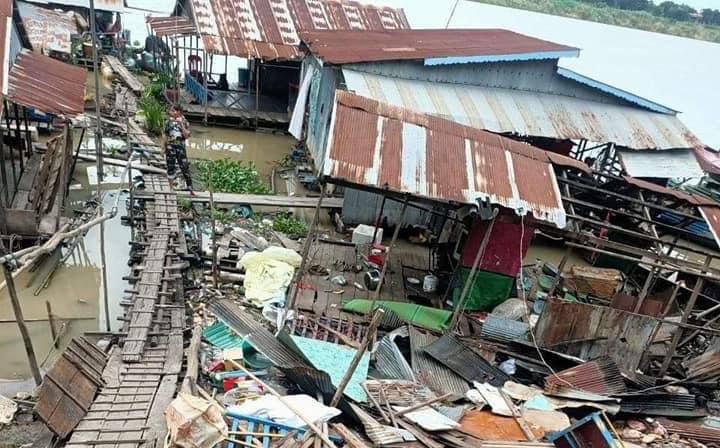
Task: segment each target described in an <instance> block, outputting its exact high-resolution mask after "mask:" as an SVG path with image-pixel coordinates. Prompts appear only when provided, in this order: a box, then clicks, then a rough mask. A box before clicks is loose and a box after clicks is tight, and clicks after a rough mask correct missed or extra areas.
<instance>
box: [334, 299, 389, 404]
mask: <svg viewBox="0 0 720 448" xmlns="http://www.w3.org/2000/svg"><path fill="white" fill-rule="evenodd" d="M384 313H385V311H383V310H376V311H375V314H374V315H373V318H372V321H370V326H369V327H368V330H367V333H365V338H363V341H362V344H361V345H360V348H359V349H358V350H357V351H356V352H355V356H353V359H352V361H350V365H349V366H348V368H347V370H346V371H345V375H343V377H342V380H340V384H338V387H337V389H336V390H335V395H333V397H332V400H331V401H330V406H331V407H335V406H337V404H338V403H339V402H340V398H341V397H342V395H343V392H345V388H346V387H347V385H348V383H349V382H350V379H351V378H352V376H353V374H354V373H355V369H357V366H358V364H360V360H361V359H362V357H363V355H364V354H365V352H366V351H367V349H368V346H369V345H370V341H372V340H373V338H374V337H375V332H376V331H377V327H378V325H380V318H382V315H383V314H384Z"/></svg>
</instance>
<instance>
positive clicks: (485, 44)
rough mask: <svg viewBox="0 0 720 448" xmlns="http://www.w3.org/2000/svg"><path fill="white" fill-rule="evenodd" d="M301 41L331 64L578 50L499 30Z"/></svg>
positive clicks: (346, 33)
mask: <svg viewBox="0 0 720 448" xmlns="http://www.w3.org/2000/svg"><path fill="white" fill-rule="evenodd" d="M300 37H301V39H302V41H303V42H304V43H305V44H307V45H308V47H309V48H310V51H311V52H312V53H313V55H315V56H317V57H319V58H320V59H322V60H323V61H324V62H326V63H329V64H348V63H356V62H379V61H391V60H410V59H424V60H428V59H438V60H447V61H450V62H452V61H456V62H460V59H467V62H490V61H492V62H497V61H498V60H513V59H514V58H523V59H546V58H547V59H557V58H558V57H560V56H562V55H566V56H577V55H578V52H579V51H580V50H578V49H577V48H573V47H568V46H565V45H560V44H556V43H554V42H548V41H546V40H541V39H536V38H534V37H530V36H525V35H523V34H519V33H515V32H513V31H509V30H500V29H452V30H443V29H426V30H387V31H362V32H359V31H353V30H330V31H304V32H301V33H300Z"/></svg>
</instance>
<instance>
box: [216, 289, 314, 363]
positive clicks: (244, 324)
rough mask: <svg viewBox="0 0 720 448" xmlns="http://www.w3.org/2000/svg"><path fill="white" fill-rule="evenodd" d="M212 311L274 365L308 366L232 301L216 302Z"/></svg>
mask: <svg viewBox="0 0 720 448" xmlns="http://www.w3.org/2000/svg"><path fill="white" fill-rule="evenodd" d="M210 311H212V313H213V314H215V316H216V317H217V318H218V319H219V320H220V321H222V322H223V323H225V325H227V326H228V327H230V328H231V329H232V330H233V331H235V332H236V333H237V334H239V335H240V336H242V337H243V338H245V340H246V341H248V342H249V343H250V344H251V345H252V346H253V348H255V350H257V351H259V352H260V353H262V354H263V355H265V357H267V358H268V359H270V360H271V361H272V363H273V364H275V365H277V366H283V367H286V368H291V367H297V366H305V365H306V364H305V362H304V361H303V360H302V359H301V358H300V357H299V356H298V355H296V354H295V353H294V352H293V351H292V350H290V349H289V348H288V347H286V346H285V345H284V344H283V343H282V342H280V341H279V340H278V339H277V338H276V337H275V336H273V334H272V333H270V332H269V331H268V330H267V329H266V328H265V327H263V326H262V324H261V323H260V322H258V321H257V320H256V319H255V318H254V317H253V316H251V315H249V314H247V312H245V311H244V310H242V309H241V308H240V307H239V306H238V305H236V304H235V303H234V302H233V301H232V300H227V299H225V300H221V301H219V302H215V303H213V304H212V305H210Z"/></svg>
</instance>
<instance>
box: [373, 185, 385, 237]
mask: <svg viewBox="0 0 720 448" xmlns="http://www.w3.org/2000/svg"><path fill="white" fill-rule="evenodd" d="M386 199H387V196H385V195H383V197H382V202H381V203H380V210H378V214H377V216H376V217H375V223H374V224H375V229H373V238H372V244H375V239H376V238H377V233H378V227H380V221H381V220H382V215H383V211H384V210H385V200H386Z"/></svg>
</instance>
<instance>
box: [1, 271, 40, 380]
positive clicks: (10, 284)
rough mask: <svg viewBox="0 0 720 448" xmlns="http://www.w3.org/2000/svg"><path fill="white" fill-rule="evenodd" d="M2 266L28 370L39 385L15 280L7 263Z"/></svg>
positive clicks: (38, 376)
mask: <svg viewBox="0 0 720 448" xmlns="http://www.w3.org/2000/svg"><path fill="white" fill-rule="evenodd" d="M2 266H3V274H4V275H5V283H7V288H8V296H10V303H11V304H12V307H13V313H14V314H15V320H16V321H17V325H18V328H19V329H20V335H21V336H22V340H23V344H25V353H26V354H27V357H28V363H29V364H30V371H31V372H32V375H33V378H34V379H35V384H36V385H38V386H39V385H40V383H42V376H40V369H39V368H38V363H37V359H36V358H35V350H34V349H33V345H32V340H30V333H29V332H28V329H27V326H26V325H25V318H24V317H23V312H22V307H21V306H20V301H19V300H18V296H17V290H16V289H15V280H14V279H13V277H12V273H11V272H10V270H9V269H8V267H7V264H6V263H3V265H2Z"/></svg>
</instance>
